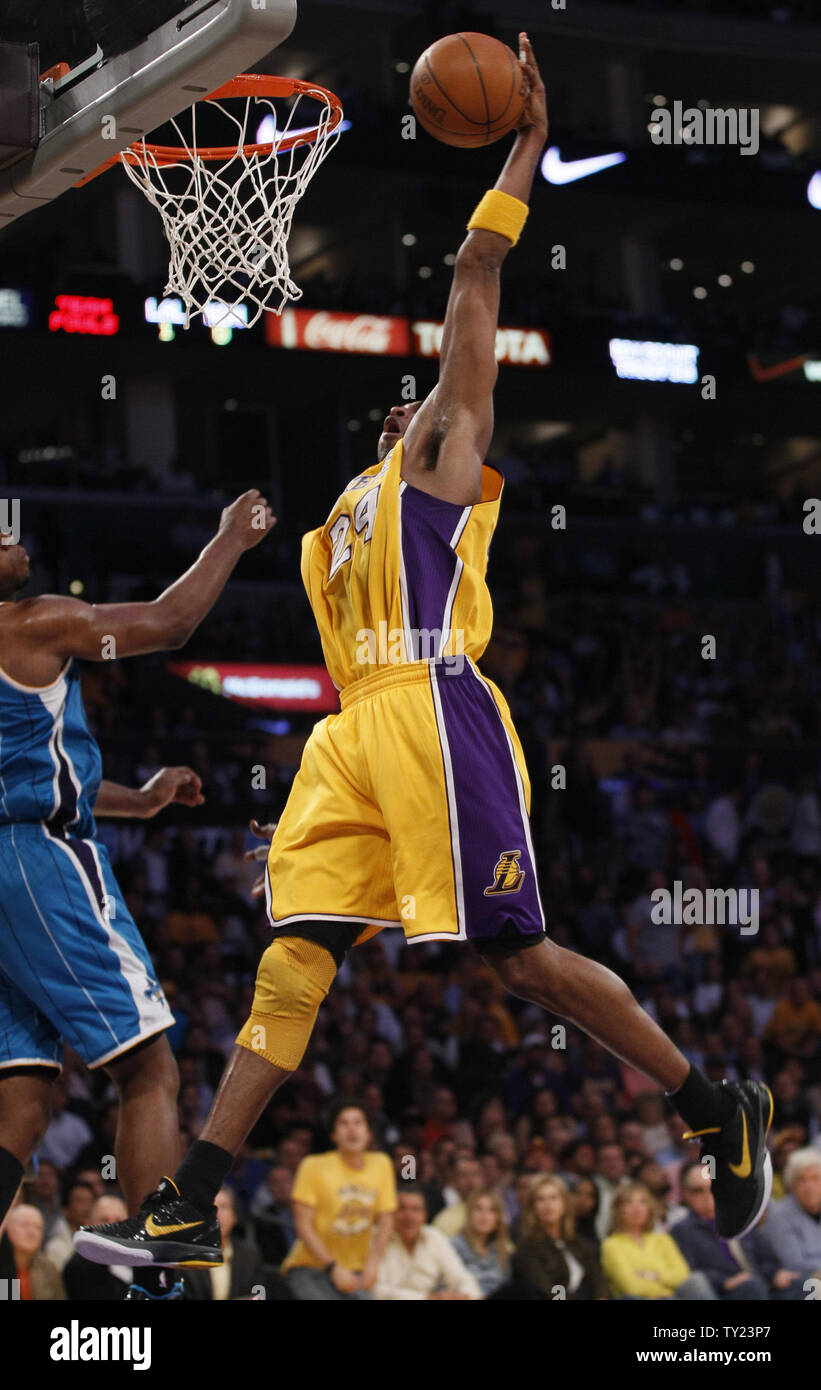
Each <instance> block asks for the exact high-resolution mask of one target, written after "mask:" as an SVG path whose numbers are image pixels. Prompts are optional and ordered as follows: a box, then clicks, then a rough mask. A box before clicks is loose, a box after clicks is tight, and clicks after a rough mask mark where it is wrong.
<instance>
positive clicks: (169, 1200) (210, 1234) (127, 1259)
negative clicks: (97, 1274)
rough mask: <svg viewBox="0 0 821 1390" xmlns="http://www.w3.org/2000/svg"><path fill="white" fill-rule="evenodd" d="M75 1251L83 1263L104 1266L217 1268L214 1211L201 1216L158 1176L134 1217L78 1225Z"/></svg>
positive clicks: (217, 1236)
mask: <svg viewBox="0 0 821 1390" xmlns="http://www.w3.org/2000/svg"><path fill="white" fill-rule="evenodd" d="M74 1248H75V1250H76V1251H77V1252H78V1253H79V1254H80V1255H85V1258H86V1259H87V1260H93V1261H94V1262H95V1263H96V1264H103V1265H111V1264H120V1265H139V1266H144V1265H174V1266H179V1267H180V1268H182V1269H211V1268H212V1266H214V1265H221V1264H222V1242H221V1239H220V1228H219V1222H218V1221H217V1209H216V1207H212V1208H211V1210H210V1212H208V1214H207V1215H204V1214H203V1213H202V1212H201V1211H198V1210H197V1208H196V1207H192V1206H191V1204H190V1202H186V1201H185V1200H184V1198H182V1197H181V1196H180V1194H179V1191H178V1190H177V1188H176V1187H175V1185H174V1183H173V1182H172V1181H171V1179H170V1178H163V1180H162V1182H161V1183H160V1185H159V1187H158V1188H157V1190H156V1192H152V1193H151V1194H150V1195H149V1196H148V1197H146V1199H145V1201H144V1202H143V1205H142V1206H141V1208H140V1210H139V1212H138V1213H137V1215H136V1216H130V1217H129V1218H128V1219H127V1220H126V1221H111V1222H109V1223H108V1224H107V1225H105V1226H81V1227H80V1229H79V1231H77V1232H76V1234H75V1236H74Z"/></svg>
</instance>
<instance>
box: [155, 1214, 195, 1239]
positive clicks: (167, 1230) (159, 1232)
mask: <svg viewBox="0 0 821 1390" xmlns="http://www.w3.org/2000/svg"><path fill="white" fill-rule="evenodd" d="M201 1225H202V1222H201V1221H183V1222H181V1223H180V1225H179V1226H158V1225H157V1223H156V1221H155V1220H154V1217H153V1216H147V1217H146V1221H145V1229H146V1231H147V1232H148V1234H149V1235H150V1236H171V1235H173V1234H174V1232H175V1231H192V1230H193V1229H194V1227H195V1226H201Z"/></svg>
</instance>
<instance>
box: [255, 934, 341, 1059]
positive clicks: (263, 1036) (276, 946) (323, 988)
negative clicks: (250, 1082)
mask: <svg viewBox="0 0 821 1390" xmlns="http://www.w3.org/2000/svg"><path fill="white" fill-rule="evenodd" d="M335 975H336V961H335V960H334V958H333V956H332V955H331V953H330V951H326V949H325V947H324V946H318V945H317V944H316V942H314V941H305V940H304V939H303V938H302V937H300V936H278V937H277V938H276V940H274V941H272V942H271V945H270V946H269V947H268V949H267V950H266V951H265V952H264V954H263V957H262V960H261V961H260V963H259V969H258V970H257V980H256V989H255V990H254V1002H253V1004H252V1006H251V1016H250V1018H249V1019H248V1021H247V1022H246V1024H245V1025H244V1027H243V1028H242V1029H241V1031H240V1032H239V1034H238V1035H237V1039H236V1041H237V1043H238V1044H239V1046H240V1047H247V1048H248V1050H249V1052H257V1053H258V1054H259V1056H260V1057H264V1058H265V1060H266V1061H267V1062H271V1063H273V1065H274V1066H275V1067H281V1068H282V1069H283V1071H296V1069H297V1067H298V1066H299V1064H300V1062H301V1061H302V1058H303V1056H304V1054H305V1049H306V1047H307V1046H308V1041H309V1039H310V1036H311V1033H312V1032H313V1028H314V1024H315V1023H316V1016H317V1013H318V1012H319V1006H320V1004H321V1003H322V1000H323V999H324V998H325V996H326V994H327V993H328V990H329V989H330V987H331V985H332V983H333V979H334V976H335Z"/></svg>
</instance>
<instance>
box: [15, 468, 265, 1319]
mask: <svg viewBox="0 0 821 1390" xmlns="http://www.w3.org/2000/svg"><path fill="white" fill-rule="evenodd" d="M274 520H275V519H274V517H273V516H272V514H271V511H270V509H269V507H268V503H267V501H266V499H265V498H264V497H262V496H261V495H260V493H259V492H258V491H256V490H253V491H250V492H246V493H245V494H243V496H242V497H239V498H238V499H237V500H236V501H235V502H234V503H233V504H232V505H231V506H230V507H226V509H225V511H224V512H223V514H222V518H221V520H220V525H219V529H218V531H217V533H216V535H215V536H214V538H213V539H212V540H211V541H210V542H209V544H208V545H207V546H206V547H205V549H204V550H203V551H202V554H201V555H200V556H199V558H198V560H197V561H196V562H195V564H193V565H192V566H191V568H190V569H189V570H188V571H187V572H186V573H185V574H184V575H182V577H181V578H180V579H178V580H177V581H176V582H175V583H174V584H172V585H171V586H170V587H169V588H168V589H166V590H165V592H164V593H162V594H161V595H160V596H159V598H157V599H155V600H154V601H153V602H150V603H123V604H88V603H83V602H80V601H79V600H78V599H74V598H62V597H59V596H56V595H46V596H42V597H36V598H18V597H17V595H18V594H19V593H20V591H21V590H22V589H23V588H24V587H25V585H26V584H27V582H28V579H29V557H28V555H27V553H26V551H25V549H24V548H23V546H22V545H21V544H20V543H19V540H18V538H17V537H16V536H15V535H12V534H10V533H2V534H0V885H2V890H1V891H0V1222H2V1220H3V1217H4V1216H5V1213H6V1211H7V1209H8V1207H9V1206H10V1204H11V1202H12V1201H13V1199H14V1194H15V1192H16V1190H17V1188H18V1186H19V1183H20V1180H21V1178H22V1176H23V1172H24V1169H25V1165H26V1164H27V1163H28V1161H29V1159H30V1158H31V1156H32V1154H34V1153H35V1152H36V1149H37V1146H38V1144H39V1142H40V1140H41V1138H42V1136H43V1133H44V1132H45V1129H46V1127H47V1125H48V1122H49V1095H50V1090H51V1085H52V1083H53V1081H54V1080H55V1079H56V1077H57V1076H59V1074H60V1066H61V1057H62V1049H63V1044H64V1043H68V1044H69V1045H70V1046H71V1047H72V1048H74V1050H75V1051H76V1052H78V1053H79V1055H80V1056H81V1057H82V1059H83V1061H84V1062H85V1063H86V1064H87V1066H89V1067H90V1068H92V1069H93V1068H97V1067H104V1068H105V1070H106V1071H107V1072H108V1074H109V1076H110V1077H111V1078H112V1080H113V1081H114V1083H115V1085H116V1087H117V1091H118V1094H119V1100H120V1118H119V1124H118V1129H117V1138H116V1144H115V1155H116V1161H117V1179H118V1182H119V1184H120V1186H121V1188H122V1190H123V1194H124V1196H125V1198H126V1201H127V1203H128V1204H129V1207H130V1209H131V1210H132V1211H136V1210H137V1209H138V1207H139V1204H140V1199H141V1198H142V1196H143V1194H144V1193H145V1191H146V1190H147V1189H148V1188H151V1187H153V1186H155V1185H156V1183H157V1182H158V1180H159V1178H160V1177H161V1175H162V1174H163V1172H167V1171H168V1170H169V1168H172V1169H173V1167H174V1166H175V1165H176V1161H177V1156H178V1145H179V1130H178V1122H177V1108H176V1096H177V1089H178V1076H177V1067H176V1063H175V1061H174V1058H173V1055H172V1053H171V1049H170V1047H169V1045H168V1040H167V1038H166V1037H165V1030H166V1029H167V1028H169V1027H170V1026H171V1024H172V1023H173V1022H174V1019H173V1015H172V1013H171V1011H170V1009H169V1007H168V1004H167V1003H166V1000H165V997H164V995H163V992H162V989H161V987H160V984H159V981H158V980H157V978H156V976H155V973H154V969H153V966H152V963H151V959H150V957H149V954H148V951H147V950H146V947H145V945H144V943H143V941H142V938H141V936H140V933H139V931H138V929H137V926H136V924H135V923H134V921H133V919H132V917H131V914H130V913H129V911H128V908H127V906H126V904H125V901H124V899H123V897H122V894H121V893H120V890H119V888H118V886H117V882H116V879H115V878H114V875H113V872H112V869H111V865H110V862H109V858H108V854H107V852H106V849H105V846H104V845H103V844H101V842H100V841H99V840H98V839H97V837H96V827H95V816H134V817H138V818H146V817H149V816H153V815H156V813H157V812H158V811H159V810H161V809H162V807H163V806H166V805H168V804H169V803H170V802H181V803H182V804H183V805H187V806H197V805H200V804H201V803H202V801H203V799H204V798H203V796H202V792H201V784H200V780H199V778H198V777H197V776H196V774H195V773H193V772H192V771H191V770H190V769H189V768H184V767H174V768H164V769H163V770H162V771H161V772H159V773H158V774H157V775H156V776H155V777H153V778H152V779H151V780H150V781H149V782H147V783H146V785H145V786H144V787H141V788H139V789H134V788H129V787H124V786H120V785H118V784H117V783H114V782H109V781H106V780H104V779H103V777H102V759H101V757H100V751H99V748H98V746H97V743H96V742H95V740H94V738H93V737H92V735H91V733H90V732H89V728H88V723H87V720H86V715H85V710H84V708H83V699H82V694H81V689H80V672H79V669H78V666H77V658H80V659H83V660H86V661H102V660H103V659H104V658H106V657H110V656H112V655H116V657H117V658H120V657H126V656H139V655H141V654H144V653H147V652H156V651H163V650H166V649H168V648H178V647H182V646H184V644H185V643H186V642H187V640H188V638H189V637H190V636H191V634H192V633H193V631H194V630H195V628H196V627H197V626H198V625H199V623H200V622H201V621H202V619H203V618H204V617H205V615H206V614H207V613H208V612H209V610H210V609H211V608H212V607H213V605H214V603H215V602H216V600H217V599H218V597H219V595H220V593H221V592H222V590H223V588H224V586H225V584H226V581H227V580H228V578H229V576H230V574H231V573H232V571H233V569H234V567H235V565H236V564H237V561H238V560H239V559H240V556H241V555H242V554H243V553H244V552H245V551H246V550H249V549H251V548H252V547H253V546H255V545H257V544H258V543H259V542H260V541H261V540H262V539H263V537H264V536H266V535H267V534H268V533H269V532H270V530H271V528H272V526H273V525H274ZM144 1282H148V1283H149V1284H150V1283H151V1281H150V1280H148V1281H144ZM148 1296H151V1295H150V1294H149V1295H148Z"/></svg>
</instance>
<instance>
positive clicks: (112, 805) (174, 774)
mask: <svg viewBox="0 0 821 1390" xmlns="http://www.w3.org/2000/svg"><path fill="white" fill-rule="evenodd" d="M172 801H174V802H177V803H179V804H180V805H181V806H202V804H203V802H204V801H205V797H204V796H203V795H202V780H201V778H199V777H198V776H197V774H196V772H194V771H193V769H192V768H190V767H163V768H161V769H160V771H159V772H155V773H154V776H153V777H150V778H149V780H148V781H147V782H146V783H145V785H144V786H142V787H126V786H123V784H122V782H108V781H106V780H103V781H102V782H101V783H100V790H99V791H98V793H97V800H96V802H95V803H94V814H95V816H106V817H110V816H128V817H129V818H134V819H136V820H150V818H151V817H152V816H156V814H157V812H158V811H161V810H162V809H163V807H164V806H168V805H170V804H171V802H172Z"/></svg>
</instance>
